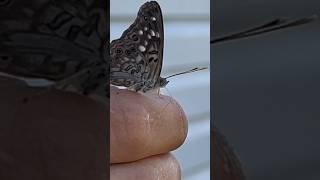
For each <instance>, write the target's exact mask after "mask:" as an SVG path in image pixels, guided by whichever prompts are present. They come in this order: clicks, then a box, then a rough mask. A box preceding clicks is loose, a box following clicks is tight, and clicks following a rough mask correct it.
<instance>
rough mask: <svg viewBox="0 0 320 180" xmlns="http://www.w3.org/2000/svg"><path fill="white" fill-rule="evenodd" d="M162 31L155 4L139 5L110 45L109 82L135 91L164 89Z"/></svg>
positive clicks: (159, 14)
mask: <svg viewBox="0 0 320 180" xmlns="http://www.w3.org/2000/svg"><path fill="white" fill-rule="evenodd" d="M163 44H164V30H163V20H162V12H161V9H160V6H159V4H158V3H157V2H155V1H150V2H147V3H145V4H143V5H142V6H141V8H140V10H139V12H138V15H137V18H136V19H135V21H134V23H133V24H132V25H131V26H130V27H129V28H128V29H127V30H126V31H124V32H123V34H122V36H121V37H120V38H119V39H116V40H113V41H112V42H111V47H110V48H111V49H110V56H111V68H110V70H111V72H110V82H111V84H113V85H117V86H125V87H128V88H129V89H132V90H135V91H142V92H147V91H149V90H152V89H156V88H159V87H164V86H165V85H166V84H167V83H168V81H167V80H166V79H165V78H161V77H160V74H161V69H162V61H163Z"/></svg>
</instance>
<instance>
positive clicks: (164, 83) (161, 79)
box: [159, 77, 169, 87]
mask: <svg viewBox="0 0 320 180" xmlns="http://www.w3.org/2000/svg"><path fill="white" fill-rule="evenodd" d="M168 83H169V81H168V80H167V79H166V78H161V77H160V79H159V87H165V86H166V85H167V84H168Z"/></svg>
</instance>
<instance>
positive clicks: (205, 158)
mask: <svg viewBox="0 0 320 180" xmlns="http://www.w3.org/2000/svg"><path fill="white" fill-rule="evenodd" d="M145 2H146V1H145V0H111V1H110V11H111V14H110V23H111V24H110V30H111V31H110V40H113V39H117V38H119V37H120V36H121V34H122V32H123V31H124V30H126V29H127V28H128V27H129V25H131V23H133V21H134V19H135V18H136V15H137V13H138V10H139V8H140V6H141V5H142V4H143V3H145ZM157 2H158V3H159V4H160V6H161V9H162V14H163V16H164V36H165V37H164V39H165V44H164V59H163V67H162V77H166V76H168V75H171V74H175V73H178V72H181V71H185V70H189V69H192V68H194V67H209V66H210V46H209V39H210V24H209V23H210V1H209V0H198V1H194V0H175V1H168V0H158V1H157ZM169 81H170V83H169V84H168V85H167V86H166V89H162V93H165V94H168V95H170V96H172V97H173V98H175V99H176V100H177V101H178V102H179V103H180V104H181V105H182V107H183V109H184V111H185V112H186V114H187V117H188V120H189V132H188V137H187V139H186V141H185V144H184V145H182V147H180V148H179V149H178V150H176V151H174V154H175V156H176V158H177V159H178V160H179V162H180V164H181V167H182V173H183V180H195V179H197V180H209V179H210V87H209V86H210V72H209V70H204V71H199V72H194V73H190V74H185V75H181V76H176V77H173V78H171V79H169Z"/></svg>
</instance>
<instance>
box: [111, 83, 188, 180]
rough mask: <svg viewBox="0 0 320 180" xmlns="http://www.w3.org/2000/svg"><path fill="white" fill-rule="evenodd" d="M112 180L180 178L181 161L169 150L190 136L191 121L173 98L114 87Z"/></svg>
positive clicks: (112, 102) (166, 179) (112, 106)
mask: <svg viewBox="0 0 320 180" xmlns="http://www.w3.org/2000/svg"><path fill="white" fill-rule="evenodd" d="M110 92H111V94H110V97H111V101H110V145H111V148H110V160H111V169H110V173H111V176H110V177H111V180H127V179H130V180H135V179H137V180H152V179H161V180H178V179H180V178H181V174H180V167H179V163H178V162H177V160H176V159H175V158H174V157H173V156H172V155H171V154H170V153H169V152H170V151H172V150H174V149H176V148H178V147H179V146H180V145H181V144H182V143H183V142H184V140H185V138H186V135H187V120H186V116H185V114H184V112H183V110H182V109H181V107H180V105H179V104H178V103H177V102H176V101H174V100H173V99H172V98H170V97H167V96H163V95H158V94H148V95H142V94H139V93H136V92H132V91H128V90H121V89H117V88H115V87H111V91H110Z"/></svg>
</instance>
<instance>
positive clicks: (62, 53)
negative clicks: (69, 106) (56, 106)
mask: <svg viewBox="0 0 320 180" xmlns="http://www.w3.org/2000/svg"><path fill="white" fill-rule="evenodd" d="M32 8H34V6H31V7H25V9H28V11H26V12H28V13H27V14H26V15H21V17H23V18H16V17H14V18H6V19H5V20H3V21H1V22H0V28H1V30H0V72H2V73H6V74H10V75H12V76H22V77H28V78H43V79H48V80H52V81H59V80H62V79H65V78H68V77H70V76H72V75H74V74H76V73H78V72H79V71H80V70H82V69H85V68H90V67H93V66H95V64H99V63H100V64H102V63H105V62H104V59H105V54H106V52H105V50H104V49H105V46H104V45H105V43H106V41H105V40H104V39H106V38H104V37H103V36H105V33H104V31H103V27H102V25H101V24H99V22H100V21H101V18H104V16H103V13H101V12H100V11H99V10H97V9H92V10H86V11H84V9H83V8H80V7H74V6H72V5H71V4H68V3H67V2H62V3H52V2H48V4H45V5H43V6H42V7H41V8H43V9H42V10H38V9H32ZM7 10H10V8H8V9H7ZM23 12H24V11H22V12H21V13H23ZM31 12H32V13H31ZM1 14H2V13H1ZM11 19H12V20H11ZM16 24H23V25H21V26H22V27H18V26H16ZM104 29H105V28H104Z"/></svg>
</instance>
